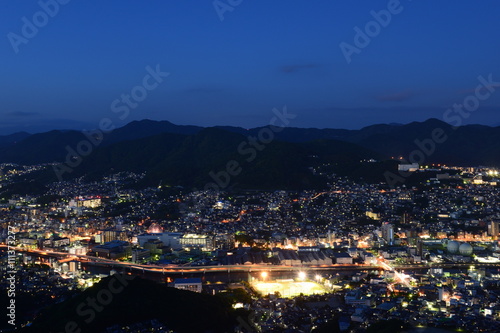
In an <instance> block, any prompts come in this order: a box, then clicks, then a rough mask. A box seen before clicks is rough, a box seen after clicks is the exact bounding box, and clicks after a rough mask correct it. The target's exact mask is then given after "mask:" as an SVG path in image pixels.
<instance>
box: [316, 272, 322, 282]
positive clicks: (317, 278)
mask: <svg viewBox="0 0 500 333" xmlns="http://www.w3.org/2000/svg"><path fill="white" fill-rule="evenodd" d="M315 278H316V281H318V282H319V280H321V276H320V275H318V274H316V276H315Z"/></svg>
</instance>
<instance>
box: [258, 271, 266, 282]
mask: <svg viewBox="0 0 500 333" xmlns="http://www.w3.org/2000/svg"><path fill="white" fill-rule="evenodd" d="M260 277H261V278H262V280H265V279H266V278H267V272H261V273H260Z"/></svg>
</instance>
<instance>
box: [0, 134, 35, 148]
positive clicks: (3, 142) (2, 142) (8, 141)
mask: <svg viewBox="0 0 500 333" xmlns="http://www.w3.org/2000/svg"><path fill="white" fill-rule="evenodd" d="M30 135H31V134H29V133H26V132H17V133H13V134H9V135H0V147H8V146H11V145H13V144H15V143H16V142H19V141H21V140H24V139H26V138H27V137H29V136H30Z"/></svg>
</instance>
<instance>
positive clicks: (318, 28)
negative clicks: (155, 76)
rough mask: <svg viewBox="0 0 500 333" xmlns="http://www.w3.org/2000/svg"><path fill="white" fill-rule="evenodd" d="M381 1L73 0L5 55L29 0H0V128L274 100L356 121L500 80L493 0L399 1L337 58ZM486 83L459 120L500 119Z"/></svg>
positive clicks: (200, 117) (219, 112)
mask: <svg viewBox="0 0 500 333" xmlns="http://www.w3.org/2000/svg"><path fill="white" fill-rule="evenodd" d="M42 1H49V0H42ZM221 1H222V2H228V0H221ZM388 2H389V1H386V0H384V1H376V0H364V1H361V0H359V1H332V0H315V1H310V0H287V1H285V0H282V1H269V0H243V1H242V2H241V4H240V5H238V6H236V7H235V8H234V9H233V11H228V12H225V13H224V20H223V21H221V20H220V19H219V16H218V14H217V12H216V10H215V8H214V6H213V1H212V0H197V1H194V0H192V1H186V0H164V1H160V0H155V1H153V0H151V1H139V0H137V1H131V0H120V1H102V0H99V1H97V0H85V1H83V0H71V1H70V2H69V3H68V4H66V5H61V6H60V8H59V13H57V14H56V15H55V17H53V18H50V19H49V21H48V24H47V25H45V26H43V27H41V28H39V32H38V33H37V34H36V36H34V37H33V38H31V39H29V40H28V43H27V44H20V45H19V52H18V53H17V54H16V53H15V52H14V49H13V47H12V45H11V43H10V42H9V39H8V37H7V36H8V34H9V32H13V33H15V34H18V35H21V29H22V26H23V21H22V18H23V16H26V17H27V18H28V19H29V20H30V21H32V18H33V15H34V14H35V13H37V12H38V11H40V6H39V4H38V2H37V1H19V0H3V1H2V11H1V12H0V32H1V33H2V36H3V37H2V42H1V43H0V54H1V58H0V59H1V66H0V86H1V90H0V100H1V106H0V107H1V108H0V134H5V133H10V132H14V131H16V130H20V129H24V130H27V131H31V132H35V131H39V130H44V129H49V128H76V129H81V128H90V127H96V126H97V124H98V122H99V120H100V119H102V118H110V119H112V120H113V122H114V123H115V124H116V125H123V124H125V123H127V122H130V121H132V120H137V119H144V118H148V119H155V120H169V121H172V122H174V123H177V124H193V125H202V126H212V125H236V126H242V127H247V128H248V127H255V126H261V125H267V124H268V122H269V119H270V118H271V117H272V112H271V110H272V109H273V108H274V107H277V108H281V107H282V106H283V105H287V107H288V110H289V112H291V113H294V114H297V118H296V119H294V120H293V121H292V122H291V124H290V126H294V127H320V128H324V127H329V128H360V127H363V126H366V125H370V124H373V123H389V122H399V123H407V122H410V121H413V120H417V121H421V120H424V119H427V118H430V117H435V118H438V119H443V114H444V112H445V111H446V109H447V108H449V107H450V106H451V105H452V104H453V103H461V102H462V101H463V100H464V98H465V97H467V96H468V95H469V94H473V92H474V88H475V87H476V86H477V85H478V84H479V82H478V80H477V77H478V76H479V75H483V76H485V77H487V76H488V75H489V74H492V77H493V79H494V81H500V44H499V40H500V38H499V34H500V20H499V17H500V4H499V3H498V1H495V0H482V1H473V0H471V1H465V0H458V1H457V0H448V1H445V0H443V1H433V0H413V1H409V0H402V1H401V6H402V8H403V10H402V11H401V12H400V13H399V14H396V15H393V16H392V19H391V22H390V23H389V25H388V26H387V27H384V28H382V29H381V31H380V33H379V34H378V35H377V36H375V37H373V38H372V39H371V42H370V44H369V45H368V46H366V47H365V48H363V49H361V52H360V53H359V54H354V55H353V56H352V61H351V63H350V64H348V63H347V62H346V60H345V58H344V56H343V54H342V52H341V49H340V47H339V44H340V43H341V42H346V43H349V44H354V42H353V39H354V36H355V31H354V30H353V28H354V27H355V26H358V27H360V28H362V29H364V26H365V24H366V23H368V22H369V21H371V20H373V17H372V16H371V15H370V11H372V10H374V11H379V10H382V9H386V8H387V4H388ZM156 64H159V65H160V68H161V70H162V71H165V72H169V73H170V76H169V77H168V78H166V79H165V81H164V82H163V83H162V84H161V85H160V86H159V87H158V88H157V89H155V90H153V91H151V92H149V94H148V97H147V98H146V99H145V100H144V101H143V102H141V103H140V104H139V106H138V107H137V108H135V109H133V110H131V113H130V115H129V116H128V117H126V118H125V119H124V120H120V119H119V118H118V115H117V114H115V113H113V112H111V108H110V105H111V103H112V102H113V101H114V100H115V99H116V98H119V97H120V95H121V94H122V93H130V90H131V89H132V88H133V87H134V86H136V85H138V84H141V83H142V79H143V77H144V76H145V75H146V70H145V67H146V66H148V65H149V66H151V67H155V66H156ZM497 90H498V91H497V92H496V93H494V94H493V95H492V96H491V97H490V98H488V99H487V100H485V101H482V102H481V106H480V108H479V109H478V110H477V111H475V112H474V113H473V114H471V115H470V117H469V118H468V119H465V122H466V123H481V124H490V125H500V87H498V88H497Z"/></svg>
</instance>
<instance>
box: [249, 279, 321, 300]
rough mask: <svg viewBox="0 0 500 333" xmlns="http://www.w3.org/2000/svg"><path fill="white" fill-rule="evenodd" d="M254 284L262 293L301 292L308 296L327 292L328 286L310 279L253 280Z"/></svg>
mask: <svg viewBox="0 0 500 333" xmlns="http://www.w3.org/2000/svg"><path fill="white" fill-rule="evenodd" d="M252 286H253V287H254V288H255V289H256V290H257V291H259V292H260V293H262V295H268V294H274V293H275V292H276V291H277V292H279V293H280V295H281V296H282V297H295V296H299V295H300V294H301V293H302V294H304V295H306V296H308V295H315V294H324V293H326V288H325V287H323V286H322V285H321V284H319V283H316V282H308V281H293V280H290V281H270V282H263V281H258V282H253V283H252Z"/></svg>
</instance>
